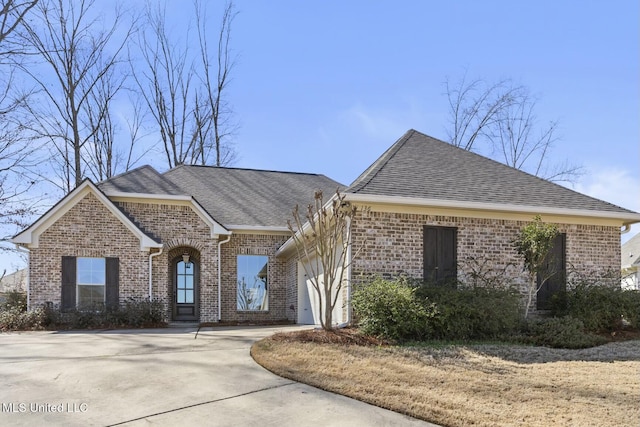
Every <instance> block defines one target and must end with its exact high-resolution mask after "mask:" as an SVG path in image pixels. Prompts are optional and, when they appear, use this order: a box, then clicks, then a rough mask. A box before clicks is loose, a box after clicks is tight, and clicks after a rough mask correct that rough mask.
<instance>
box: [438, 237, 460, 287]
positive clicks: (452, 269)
mask: <svg viewBox="0 0 640 427" xmlns="http://www.w3.org/2000/svg"><path fill="white" fill-rule="evenodd" d="M439 231H440V245H439V249H440V259H439V262H438V264H439V265H438V272H439V274H438V280H447V281H455V280H456V279H457V278H458V262H457V261H458V260H457V238H456V235H457V233H456V229H455V228H445V227H442V228H440V230H439Z"/></svg>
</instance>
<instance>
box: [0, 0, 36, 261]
mask: <svg viewBox="0 0 640 427" xmlns="http://www.w3.org/2000/svg"><path fill="white" fill-rule="evenodd" d="M36 3H37V0H34V1H18V0H0V67H1V68H0V242H6V241H7V240H8V238H9V237H10V235H11V234H12V231H13V230H14V229H15V228H20V227H23V226H25V225H26V223H27V222H28V221H29V220H30V218H31V216H32V215H33V214H34V213H35V211H36V204H37V201H38V200H37V198H35V197H34V196H33V195H32V194H30V192H29V191H30V190H31V189H32V187H33V185H34V181H33V179H32V178H31V176H30V175H29V170H30V169H31V168H32V167H33V166H34V163H35V160H34V152H35V151H36V148H37V146H36V145H35V144H34V143H33V141H32V140H30V139H29V138H28V136H27V135H26V134H25V128H26V127H27V126H26V123H27V122H26V118H25V117H24V116H23V115H22V112H23V109H24V107H25V106H26V105H27V101H28V99H29V96H30V95H31V91H29V90H26V91H21V90H19V89H17V88H18V87H19V86H20V85H19V84H17V83H16V78H17V77H16V74H17V73H16V67H15V64H16V63H19V62H20V59H21V54H22V53H23V52H22V49H20V48H19V44H17V43H15V41H14V38H15V37H14V36H15V35H16V34H17V33H18V31H19V29H20V27H21V25H22V23H23V21H24V18H25V16H26V15H27V13H29V11H30V10H31V9H32V8H33V7H34V6H35V5H36ZM7 250H11V249H9V248H8V247H6V246H3V245H0V251H7Z"/></svg>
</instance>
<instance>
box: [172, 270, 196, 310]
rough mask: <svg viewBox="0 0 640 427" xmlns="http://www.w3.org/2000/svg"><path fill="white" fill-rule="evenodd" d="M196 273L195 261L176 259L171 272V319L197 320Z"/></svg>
mask: <svg viewBox="0 0 640 427" xmlns="http://www.w3.org/2000/svg"><path fill="white" fill-rule="evenodd" d="M198 315H199V310H198V274H197V265H196V263H195V262H193V261H190V262H184V261H182V260H180V261H177V262H176V263H175V265H174V274H173V320H178V321H180V320H183V321H194V320H198Z"/></svg>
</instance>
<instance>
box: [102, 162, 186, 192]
mask: <svg viewBox="0 0 640 427" xmlns="http://www.w3.org/2000/svg"><path fill="white" fill-rule="evenodd" d="M97 186H98V188H99V189H100V190H102V191H103V192H105V193H106V194H110V193H139V194H162V195H173V196H179V195H185V193H184V192H183V191H182V190H181V189H180V187H178V186H177V185H175V184H174V183H173V182H171V181H169V180H168V179H165V178H164V177H163V176H162V175H161V174H160V173H158V172H157V171H156V170H155V169H154V168H152V167H151V166H148V165H145V166H141V167H139V168H137V169H133V170H130V171H128V172H125V173H122V174H120V175H117V176H114V177H111V178H109V179H108V180H105V181H102V182H100V183H98V184H97Z"/></svg>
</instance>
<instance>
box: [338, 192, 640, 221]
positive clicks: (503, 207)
mask: <svg viewBox="0 0 640 427" xmlns="http://www.w3.org/2000/svg"><path fill="white" fill-rule="evenodd" d="M345 200H347V201H350V202H356V203H380V204H388V205H404V206H424V207H438V208H451V209H467V210H480V211H492V212H512V213H530V214H548V215H560V216H578V217H586V218H604V219H614V220H619V221H621V222H623V223H624V224H635V223H638V222H640V214H638V213H626V212H609V211H594V210H587V209H569V208H551V207H544V206H525V205H509V204H499V203H481V202H461V201H456V200H442V199H423V198H418V197H398V196H378V195H371V194H357V193H346V194H345Z"/></svg>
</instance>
